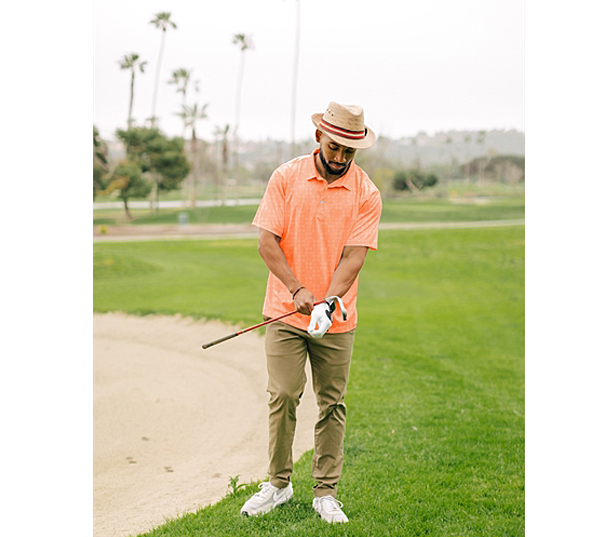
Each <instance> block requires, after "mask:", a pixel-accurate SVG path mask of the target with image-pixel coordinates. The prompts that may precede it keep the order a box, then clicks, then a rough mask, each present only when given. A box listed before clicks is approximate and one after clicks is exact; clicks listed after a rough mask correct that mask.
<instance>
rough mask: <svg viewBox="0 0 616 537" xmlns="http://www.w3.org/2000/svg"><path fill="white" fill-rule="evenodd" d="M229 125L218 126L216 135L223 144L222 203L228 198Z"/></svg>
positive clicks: (215, 131)
mask: <svg viewBox="0 0 616 537" xmlns="http://www.w3.org/2000/svg"><path fill="white" fill-rule="evenodd" d="M229 129H230V126H229V125H225V126H224V127H216V128H215V130H214V135H215V136H216V137H217V138H219V140H220V143H221V145H222V203H223V205H224V203H225V201H226V200H227V179H228V174H229V141H228V138H227V137H228V135H229Z"/></svg>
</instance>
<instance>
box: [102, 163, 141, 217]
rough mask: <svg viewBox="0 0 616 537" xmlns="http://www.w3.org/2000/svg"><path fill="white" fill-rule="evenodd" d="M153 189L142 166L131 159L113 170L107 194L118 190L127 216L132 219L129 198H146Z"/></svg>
mask: <svg viewBox="0 0 616 537" xmlns="http://www.w3.org/2000/svg"><path fill="white" fill-rule="evenodd" d="M151 189H152V185H151V183H149V182H148V181H146V180H145V179H144V177H143V174H142V173H141V168H140V166H139V165H138V164H137V163H135V162H131V161H130V160H123V161H121V162H120V163H119V164H118V165H117V166H116V167H115V169H114V170H113V173H112V175H111V180H110V181H109V184H108V185H107V188H106V190H105V194H111V193H112V192H114V191H118V196H119V198H120V199H121V200H122V201H123V202H124V212H125V213H126V217H127V218H128V219H129V220H132V219H133V217H132V215H131V214H130V210H129V208H128V200H129V198H145V197H146V196H147V195H148V194H149V193H150V190H151Z"/></svg>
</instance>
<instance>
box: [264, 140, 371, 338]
mask: <svg viewBox="0 0 616 537" xmlns="http://www.w3.org/2000/svg"><path fill="white" fill-rule="evenodd" d="M318 152H319V150H318V149H317V150H315V151H314V152H313V153H312V154H310V155H306V156H302V157H298V158H296V159H294V160H292V161H290V162H287V163H286V164H283V165H282V166H280V167H279V168H277V169H276V170H275V171H274V173H273V174H272V176H271V178H270V180H269V183H268V185H267V189H266V191H265V194H264V195H263V199H262V200H261V204H260V205H259V208H258V210H257V214H256V215H255V218H254V220H253V222H252V225H253V226H256V227H259V228H262V229H265V230H267V231H270V232H272V233H274V234H275V235H277V236H279V237H280V248H281V249H282V252H283V253H284V256H285V258H286V260H287V263H288V264H289V267H290V268H291V270H292V271H293V274H295V276H296V277H297V279H298V280H299V281H300V282H301V284H302V285H303V286H304V287H305V288H306V289H308V290H309V291H310V292H311V293H312V294H313V295H314V296H315V297H316V299H317V300H322V299H323V298H325V293H326V292H327V289H328V288H329V284H330V282H331V279H332V276H333V274H334V270H335V269H336V267H337V266H338V263H339V261H340V257H341V256H342V250H343V249H344V247H345V246H367V247H368V248H370V249H371V250H376V249H377V242H378V225H379V219H380V217H381V210H382V202H381V195H380V193H379V190H378V189H377V187H376V186H375V185H374V183H373V182H372V181H371V180H370V178H369V177H368V175H367V174H366V173H365V172H364V171H363V170H362V169H361V168H360V167H359V166H357V165H356V164H355V161H353V162H352V163H351V166H350V167H349V169H348V170H347V172H346V173H345V174H344V175H343V176H342V177H341V178H339V179H337V180H336V181H334V182H333V183H331V184H329V185H328V184H327V181H326V180H325V179H323V178H322V177H321V176H320V175H319V172H318V171H317V168H316V165H315V163H314V160H313V155H317V154H318ZM358 280H359V278H357V279H356V280H355V282H354V283H353V285H352V286H351V288H350V289H349V291H348V292H347V293H346V295H344V297H341V298H342V300H343V302H344V305H345V307H346V308H347V311H348V318H347V321H346V322H343V321H342V317H341V315H340V312H339V310H338V309H336V312H335V313H334V315H333V324H332V327H331V328H330V329H329V331H328V332H329V333H333V334H336V333H343V332H349V331H350V330H353V329H354V328H355V327H356V326H357V307H356V304H357V286H358ZM293 310H295V306H294V304H293V297H292V296H291V293H290V292H289V291H288V290H287V288H286V286H285V285H284V284H283V283H282V282H281V281H280V280H279V279H278V278H277V277H276V276H274V274H272V273H271V272H270V275H269V278H268V280H267V290H266V292H265V303H264V305H263V315H265V316H267V317H278V316H280V315H283V314H285V313H288V312H290V311H293ZM282 322H285V323H287V324H290V325H292V326H294V327H296V328H299V329H301V330H307V328H308V324H309V323H310V316H309V315H302V314H301V313H297V314H295V315H290V316H289V317H286V318H285V319H283V320H282Z"/></svg>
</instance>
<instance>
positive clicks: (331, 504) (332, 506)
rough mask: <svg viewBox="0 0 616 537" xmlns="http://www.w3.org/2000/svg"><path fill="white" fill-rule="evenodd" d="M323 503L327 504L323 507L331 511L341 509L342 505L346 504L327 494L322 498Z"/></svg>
mask: <svg viewBox="0 0 616 537" xmlns="http://www.w3.org/2000/svg"><path fill="white" fill-rule="evenodd" d="M321 503H323V504H326V505H324V506H323V507H324V508H325V509H327V510H329V511H341V510H342V507H344V504H343V503H342V502H340V501H338V500H336V498H334V497H333V496H325V497H324V498H323V499H322V500H321Z"/></svg>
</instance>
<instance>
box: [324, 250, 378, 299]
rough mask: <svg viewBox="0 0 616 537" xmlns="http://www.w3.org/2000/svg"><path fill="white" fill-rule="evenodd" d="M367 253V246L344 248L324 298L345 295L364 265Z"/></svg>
mask: <svg viewBox="0 0 616 537" xmlns="http://www.w3.org/2000/svg"><path fill="white" fill-rule="evenodd" d="M367 252H368V247H367V246H345V247H344V249H343V250H342V257H341V258H340V262H339V263H338V266H337V267H336V270H335V271H334V274H333V276H332V280H331V282H330V284H329V288H328V289H327V293H326V295H325V296H326V297H327V296H339V297H341V298H342V297H343V296H344V295H345V294H346V293H347V291H348V290H349V289H350V288H351V285H353V282H354V281H355V279H356V278H357V276H358V274H359V271H360V270H361V268H362V267H363V265H364V260H365V259H366V253H367Z"/></svg>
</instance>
